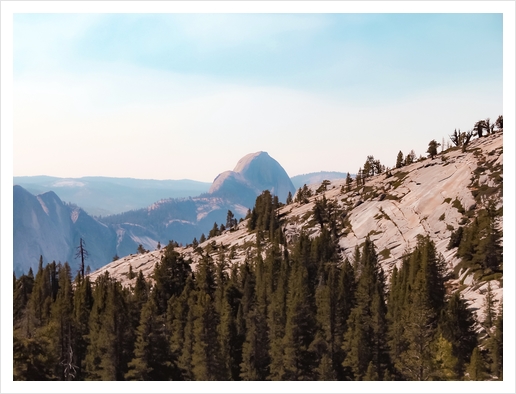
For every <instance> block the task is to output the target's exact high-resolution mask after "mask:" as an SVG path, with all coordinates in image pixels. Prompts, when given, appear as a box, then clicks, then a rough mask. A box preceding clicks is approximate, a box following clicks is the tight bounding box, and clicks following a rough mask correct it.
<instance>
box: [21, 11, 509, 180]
mask: <svg viewBox="0 0 516 394" xmlns="http://www.w3.org/2000/svg"><path fill="white" fill-rule="evenodd" d="M502 42H503V40H502V14H16V15H15V16H14V44H13V50H14V51H13V53H14V93H15V100H14V108H15V112H14V124H15V129H14V175H16V176H19V175H41V174H45V175H53V176H69V177H75V176H86V175H104V176H121V177H122V176H124V177H125V176H128V177H135V178H156V179H181V178H190V179H196V180H201V181H212V180H213V179H214V178H215V176H216V175H217V174H218V173H220V172H222V171H224V170H227V169H231V168H233V166H234V165H235V164H236V161H237V160H238V159H239V158H240V157H242V156H244V155H245V154H247V153H250V152H255V151H259V150H265V151H268V152H269V154H271V156H272V157H274V158H275V159H277V160H278V161H279V162H280V163H281V164H282V165H283V166H284V167H285V169H286V170H287V172H288V173H289V175H291V176H293V175H298V174H301V173H306V172H312V171H321V170H327V171H350V172H356V171H357V170H358V168H359V166H361V165H362V164H363V162H364V161H365V159H366V156H367V155H371V154H372V155H375V157H377V158H379V159H380V160H381V161H382V162H383V164H385V165H387V166H392V165H393V164H394V162H395V158H396V155H397V153H398V151H399V150H402V151H403V152H404V153H408V152H409V150H410V149H414V150H415V151H416V153H417V154H418V155H419V154H425V151H426V148H427V144H428V142H429V141H430V140H431V139H436V140H438V141H439V142H441V139H442V138H443V137H447V136H448V135H449V134H451V133H452V132H453V129H454V128H461V130H466V129H471V128H472V127H473V124H474V122H475V121H476V120H478V119H481V118H485V117H491V118H492V119H493V120H494V119H496V117H497V116H498V115H500V114H502V111H503V109H502V87H503V85H502V81H503V79H502V60H503V48H502ZM79 141H81V147H82V148H81V149H77V144H78V142H79ZM129 154H130V155H132V156H131V157H130V158H127V157H126V158H125V159H124V158H123V157H124V156H127V155H129ZM34 158H37V160H34ZM114 158H117V159H116V160H115V159H114ZM35 162H37V163H38V165H37V166H34V163H35ZM208 163H209V164H208Z"/></svg>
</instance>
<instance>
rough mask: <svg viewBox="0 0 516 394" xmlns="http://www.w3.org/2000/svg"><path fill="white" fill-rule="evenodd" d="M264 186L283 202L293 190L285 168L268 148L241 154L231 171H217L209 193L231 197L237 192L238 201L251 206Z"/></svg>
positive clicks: (264, 188)
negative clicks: (272, 155) (266, 150)
mask: <svg viewBox="0 0 516 394" xmlns="http://www.w3.org/2000/svg"><path fill="white" fill-rule="evenodd" d="M263 190H269V191H270V192H271V193H272V194H274V195H275V196H278V198H279V200H280V201H283V202H285V200H286V199H287V196H288V193H289V192H290V193H292V194H294V193H295V191H296V189H295V187H294V185H293V184H292V181H291V180H290V178H289V176H288V175H287V173H286V171H285V170H284V168H283V167H282V166H281V165H280V164H279V163H278V162H277V161H276V160H274V159H273V158H272V157H270V156H269V154H268V153H267V152H256V153H250V154H248V155H246V156H244V157H242V158H241V159H240V160H239V161H238V163H237V165H236V166H235V168H234V169H233V171H225V172H223V173H222V174H220V175H218V176H217V177H216V178H215V180H214V181H213V184H212V185H211V187H210V190H209V194H211V195H213V196H219V197H231V198H233V199H234V198H235V197H236V196H238V198H239V202H240V203H242V204H243V205H246V206H252V205H253V204H254V200H255V199H256V197H257V196H258V195H259V194H260V193H261V192H262V191H263Z"/></svg>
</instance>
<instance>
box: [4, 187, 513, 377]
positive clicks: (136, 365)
mask: <svg viewBox="0 0 516 394" xmlns="http://www.w3.org/2000/svg"><path fill="white" fill-rule="evenodd" d="M277 205H278V202H277V199H276V198H275V197H274V196H272V195H271V194H270V193H268V192H266V193H263V194H262V195H261V196H259V197H258V199H257V203H256V205H255V207H254V209H253V211H251V217H250V220H249V222H248V223H249V224H248V226H249V227H248V229H249V230H250V231H251V232H253V233H255V234H256V242H255V244H254V245H253V247H252V248H249V249H248V250H247V257H246V259H245V261H244V262H243V263H241V264H234V265H229V259H228V256H227V251H226V250H225V249H224V248H223V247H220V248H218V252H217V253H216V254H215V255H210V254H208V253H206V252H205V251H203V250H202V249H201V248H198V252H199V253H200V254H201V256H200V260H199V262H198V264H197V267H196V269H195V270H192V267H191V261H189V260H185V258H184V257H183V256H182V255H181V254H180V253H179V252H178V251H177V249H176V246H175V245H174V243H170V244H169V245H167V246H166V247H165V251H164V254H163V257H162V259H161V261H160V262H159V263H157V264H156V267H155V270H154V273H153V275H152V277H151V278H144V277H143V274H142V273H141V271H140V272H139V273H138V274H137V276H136V281H135V283H134V285H133V286H131V287H123V286H122V285H121V283H120V282H119V281H117V280H116V279H115V278H113V277H110V276H109V274H108V273H105V274H104V275H101V276H99V277H98V278H97V279H96V281H95V282H93V283H92V282H91V281H90V279H89V277H88V276H87V275H86V276H85V275H83V274H82V273H81V272H79V273H78V274H77V275H76V276H75V278H74V279H73V280H72V272H71V269H70V267H69V265H68V264H67V263H65V264H56V263H55V262H53V263H50V264H47V265H46V266H44V265H43V261H42V260H40V263H39V267H38V272H37V273H36V275H35V276H34V274H33V272H32V271H29V273H28V274H26V275H22V276H21V277H19V278H16V277H15V276H13V285H14V316H13V324H14V338H13V339H14V345H13V351H14V360H13V361H14V370H13V377H14V379H16V380H461V379H473V380H482V379H502V378H503V376H502V365H503V364H502V362H503V360H502V352H501V349H502V326H503V325H502V313H501V311H500V310H497V308H495V307H494V305H493V304H492V303H491V305H486V311H488V312H489V316H490V319H491V320H490V321H491V323H490V327H489V328H487V329H486V330H485V331H484V332H483V334H482V335H481V336H480V335H479V334H477V333H476V331H475V329H474V321H473V318H472V315H471V312H470V311H469V309H468V308H467V305H466V303H465V301H464V299H462V298H461V296H460V295H459V293H458V292H455V293H453V294H448V293H447V291H446V287H445V282H446V280H447V274H446V272H445V270H444V263H443V259H442V256H439V255H438V254H437V252H436V249H435V245H434V244H433V242H432V241H431V240H430V239H429V238H424V237H421V238H419V240H418V243H417V245H416V247H415V248H414V249H413V250H412V251H410V252H407V254H406V255H405V256H404V257H403V259H402V261H401V262H400V267H399V269H398V268H394V270H393V272H392V275H391V279H390V281H387V280H386V278H385V273H384V272H383V270H382V268H381V266H380V264H379V261H378V255H377V252H376V248H375V246H374V243H373V241H371V240H370V239H369V238H366V239H365V241H364V243H363V244H362V245H360V246H357V247H356V249H355V251H354V255H353V258H352V259H344V260H342V258H341V253H340V250H339V245H338V242H337V240H338V234H336V233H335V229H333V228H332V226H331V225H330V223H331V222H332V220H330V219H329V218H331V214H332V204H331V203H329V202H327V201H323V200H321V201H320V202H318V204H317V207H316V208H315V210H314V212H312V213H313V214H314V215H315V216H316V220H317V221H318V223H319V225H320V232H319V233H318V235H317V236H315V237H313V236H312V237H311V236H309V235H308V234H307V233H305V232H301V233H300V234H299V235H298V236H297V237H296V238H295V239H293V240H292V241H290V242H287V241H286V238H285V237H284V234H283V231H282V227H281V218H280V217H279V216H278V215H277V209H276V208H277Z"/></svg>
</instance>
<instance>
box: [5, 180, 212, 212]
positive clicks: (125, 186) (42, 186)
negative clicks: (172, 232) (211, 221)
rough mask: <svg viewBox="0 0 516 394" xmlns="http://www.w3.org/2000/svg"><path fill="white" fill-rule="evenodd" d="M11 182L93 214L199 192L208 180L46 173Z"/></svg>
mask: <svg viewBox="0 0 516 394" xmlns="http://www.w3.org/2000/svg"><path fill="white" fill-rule="evenodd" d="M13 184H14V185H20V186H22V187H23V188H24V189H26V190H27V191H29V192H30V193H32V194H35V195H36V194H42V193H45V192H48V191H53V192H54V193H56V194H57V195H58V196H59V198H60V199H61V200H62V201H66V202H71V203H74V204H77V205H78V206H80V207H81V208H82V209H83V210H84V211H86V212H88V213H89V214H90V215H94V216H106V215H113V214H117V213H122V212H125V211H129V210H132V209H139V208H142V207H146V206H148V205H150V204H152V203H154V202H156V201H158V200H161V199H164V198H181V197H190V196H192V197H193V196H198V195H199V194H201V193H205V192H207V191H208V189H209V187H210V183H207V182H198V181H193V180H189V179H182V180H154V179H135V178H113V177H98V176H87V177H82V178H58V177H52V176H45V175H43V176H18V177H14V178H13Z"/></svg>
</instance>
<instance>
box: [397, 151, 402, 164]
mask: <svg viewBox="0 0 516 394" xmlns="http://www.w3.org/2000/svg"><path fill="white" fill-rule="evenodd" d="M401 167H403V152H402V151H399V152H398V156H396V168H401Z"/></svg>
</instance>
